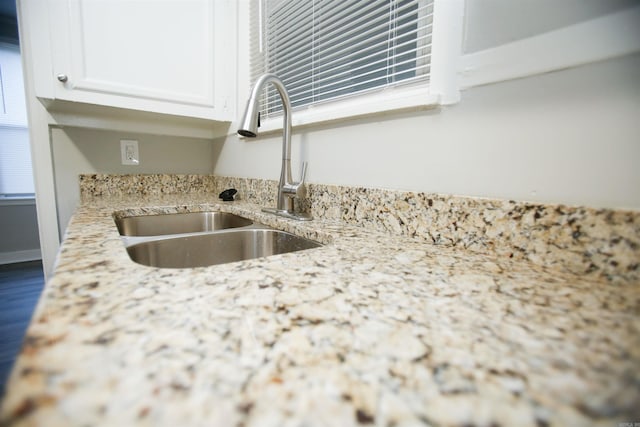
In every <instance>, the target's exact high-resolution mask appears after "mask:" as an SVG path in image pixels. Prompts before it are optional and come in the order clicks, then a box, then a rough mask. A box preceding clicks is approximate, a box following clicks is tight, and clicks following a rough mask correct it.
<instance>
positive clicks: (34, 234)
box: [0, 199, 42, 264]
mask: <svg viewBox="0 0 640 427" xmlns="http://www.w3.org/2000/svg"><path fill="white" fill-rule="evenodd" d="M0 236H2V238H0V264H11V263H14V262H23V261H33V260H36V259H40V258H41V256H42V255H41V253H40V240H39V238H38V220H37V217H36V203H35V200H33V199H31V200H12V201H3V202H2V204H0Z"/></svg>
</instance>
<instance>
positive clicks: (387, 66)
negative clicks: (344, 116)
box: [251, 0, 433, 117]
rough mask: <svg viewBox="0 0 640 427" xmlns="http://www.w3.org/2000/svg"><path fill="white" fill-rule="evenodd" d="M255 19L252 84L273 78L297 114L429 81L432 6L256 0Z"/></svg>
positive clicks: (270, 94) (271, 110)
mask: <svg viewBox="0 0 640 427" xmlns="http://www.w3.org/2000/svg"><path fill="white" fill-rule="evenodd" d="M252 21H253V25H252V34H251V44H252V48H253V50H252V55H251V80H252V82H254V81H255V80H256V79H257V78H258V76H259V75H260V74H262V73H265V72H271V73H274V74H276V75H277V76H278V77H280V79H281V80H282V81H283V82H284V84H285V85H286V87H287V90H288V91H289V96H290V98H291V103H292V106H293V107H294V108H301V107H304V106H309V105H314V104H318V103H321V102H326V101H331V100H336V99H340V98H344V97H348V96H353V95H357V94H362V93H368V92H371V91H376V90H381V89H383V88H386V87H389V86H397V85H401V84H411V83H424V82H428V80H429V74H430V68H431V60H430V59H431V29H432V24H433V0H374V1H369V0H368V1H363V0H312V1H299V0H257V1H256V2H255V3H254V7H252ZM281 109H282V106H281V104H280V99H279V96H278V95H277V92H276V91H275V90H274V89H273V88H272V87H270V88H267V93H266V94H265V96H264V97H263V106H262V111H263V114H266V116H267V117H268V116H272V115H276V114H278V113H279V112H280V111H281Z"/></svg>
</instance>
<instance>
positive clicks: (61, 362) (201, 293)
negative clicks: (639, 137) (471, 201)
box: [0, 193, 640, 427]
mask: <svg viewBox="0 0 640 427" xmlns="http://www.w3.org/2000/svg"><path fill="white" fill-rule="evenodd" d="M312 197H313V196H312ZM427 203H428V202H427ZM209 209H215V210H224V211H230V212H234V213H237V214H240V215H243V216H246V217H249V218H252V219H254V220H258V221H261V222H263V223H267V224H268V225H271V226H274V227H276V228H279V229H283V230H287V231H291V232H294V233H295V234H298V235H302V236H305V237H310V238H314V239H317V240H320V241H322V242H324V243H325V244H326V245H325V246H323V247H321V248H317V249H312V250H309V251H305V252H298V253H290V254H285V255H279V256H274V257H269V258H262V259H254V260H250V261H243V262H239V263H231V264H224V265H218V266H211V267H203V268H196V269H189V270H181V269H156V268H150V267H144V266H140V265H137V264H135V263H133V262H132V261H131V260H130V259H129V258H128V256H127V254H126V251H125V249H124V247H123V244H122V242H121V240H120V238H119V236H118V233H117V230H116V227H115V225H114V222H113V219H112V215H113V214H114V212H118V215H121V216H122V215H137V214H143V213H144V214H151V213H159V212H184V211H194V210H195V211H198V210H209ZM259 209H260V206H259V205H255V204H251V203H248V202H246V201H237V202H231V203H222V202H220V203H217V202H215V201H212V200H211V195H210V194H197V193H192V194H178V195H167V194H158V195H146V196H127V195H124V196H109V197H98V198H90V197H87V198H86V199H85V202H84V204H83V206H82V207H80V208H79V209H78V211H77V213H76V214H75V215H74V217H73V218H72V220H71V223H70V225H69V228H68V230H67V235H66V239H65V241H64V243H63V245H62V248H61V252H60V255H59V259H58V265H57V267H56V270H55V274H54V276H53V278H52V279H51V280H50V281H49V282H48V284H47V286H46V289H45V292H44V295H43V297H42V299H41V301H40V303H39V306H38V309H37V311H36V313H35V315H34V318H33V320H32V324H31V326H30V328H29V330H28V335H27V338H26V341H25V345H24V348H23V349H22V352H21V354H20V357H19V359H18V362H17V364H16V366H15V368H14V370H13V372H12V376H11V379H10V382H9V392H8V394H7V396H6V398H5V400H4V401H3V403H2V409H1V412H0V414H1V415H0V419H1V420H2V421H0V424H2V425H16V426H22V425H25V426H31V425H42V426H48V427H49V426H50V427H55V426H86V425H92V426H124V425H127V426H133V425H140V426H147V425H148V426H151V425H153V426H178V425H179V426H303V425H304V426H329V425H330V426H334V425H340V426H355V425H375V426H470V425H477V426H492V425H495V426H498V425H499V426H516V425H517V426H569V425H571V426H580V425H601V426H612V425H613V426H617V423H620V422H638V421H640V405H638V402H640V283H638V282H637V281H633V280H625V281H618V282H616V283H614V282H611V281H607V280H604V278H603V277H599V276H594V275H589V274H575V273H573V272H571V271H569V270H567V269H564V268H559V269H553V268H549V266H542V265H539V264H536V263H534V262H530V261H527V260H526V259H520V258H517V257H515V256H514V257H509V256H503V255H502V254H494V253H489V252H488V253H484V254H483V253H479V252H478V251H470V250H468V249H465V248H464V247H463V246H464V245H456V246H447V245H433V244H427V243H426V242H425V241H424V240H422V239H416V238H410V237H407V236H403V235H402V233H400V235H393V234H390V233H387V232H381V231H379V230H378V227H377V226H373V225H371V226H370V227H356V226H353V225H350V224H346V223H345V222H341V221H336V220H331V219H316V220H314V221H311V222H307V223H304V222H292V221H290V220H286V219H281V218H278V217H274V216H270V215H268V214H265V213H262V212H260V211H259ZM355 210H356V211H357V208H355ZM342 214H344V215H350V214H349V213H348V212H342V211H341V215H342ZM356 215H357V214H356ZM526 215H533V216H535V212H531V213H525V216H526ZM460 225H462V224H460Z"/></svg>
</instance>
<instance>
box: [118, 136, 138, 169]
mask: <svg viewBox="0 0 640 427" xmlns="http://www.w3.org/2000/svg"><path fill="white" fill-rule="evenodd" d="M120 157H121V159H122V164H123V165H139V164H140V156H139V155H138V141H136V140H134V139H121V140H120Z"/></svg>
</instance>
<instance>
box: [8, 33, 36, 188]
mask: <svg viewBox="0 0 640 427" xmlns="http://www.w3.org/2000/svg"><path fill="white" fill-rule="evenodd" d="M34 192H35V191H34V186H33V172H32V169H31V152H30V147H29V131H28V126H27V108H26V101H25V95H24V82H23V77H22V65H21V62H20V50H19V49H18V47H17V46H9V45H2V44H0V198H7V197H25V196H26V197H29V196H30V197H33V195H34Z"/></svg>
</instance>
